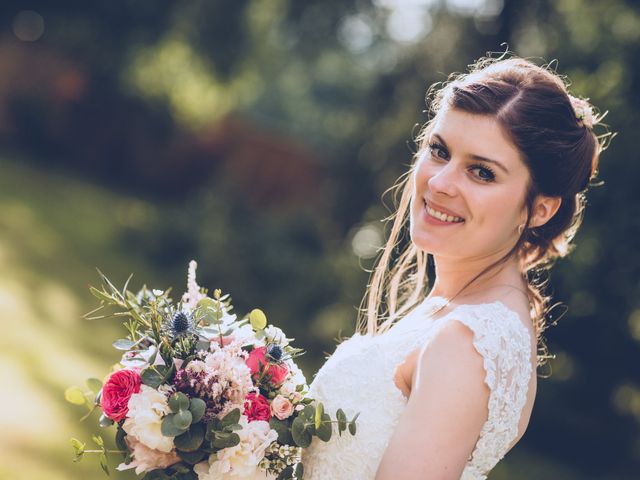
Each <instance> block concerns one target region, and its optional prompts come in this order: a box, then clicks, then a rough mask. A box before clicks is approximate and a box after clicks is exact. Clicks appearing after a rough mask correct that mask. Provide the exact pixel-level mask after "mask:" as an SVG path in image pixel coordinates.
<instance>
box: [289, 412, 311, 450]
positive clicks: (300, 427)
mask: <svg viewBox="0 0 640 480" xmlns="http://www.w3.org/2000/svg"><path fill="white" fill-rule="evenodd" d="M291 436H292V437H293V441H294V442H295V443H296V445H298V446H299V447H302V448H307V447H308V446H309V445H311V434H310V433H309V432H307V431H306V429H305V421H304V420H303V419H302V418H301V417H298V418H296V419H295V420H294V421H293V423H292V424H291Z"/></svg>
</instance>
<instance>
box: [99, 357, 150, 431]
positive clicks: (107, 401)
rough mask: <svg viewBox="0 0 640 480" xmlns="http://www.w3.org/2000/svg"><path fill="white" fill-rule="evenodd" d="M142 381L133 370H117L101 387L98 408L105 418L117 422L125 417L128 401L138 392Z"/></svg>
mask: <svg viewBox="0 0 640 480" xmlns="http://www.w3.org/2000/svg"><path fill="white" fill-rule="evenodd" d="M141 383H142V380H141V378H140V374H139V373H138V372H136V371H135V370H127V369H125V370H118V371H117V372H115V373H113V374H112V375H111V376H110V377H109V380H107V382H106V383H105V384H104V386H103V387H102V396H101V398H100V406H101V407H102V411H103V412H104V414H105V416H106V417H108V418H110V419H111V420H114V421H116V422H119V421H120V420H123V419H124V418H125V417H126V416H127V412H128V411H129V399H130V398H131V395H133V394H134V393H138V392H139V391H140V384H141Z"/></svg>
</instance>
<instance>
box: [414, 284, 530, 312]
mask: <svg viewBox="0 0 640 480" xmlns="http://www.w3.org/2000/svg"><path fill="white" fill-rule="evenodd" d="M495 286H496V287H501V286H504V287H511V288H515V289H516V290H518V291H519V292H521V293H523V294H524V295H525V296H526V297H527V299H529V296H528V295H527V293H526V292H525V291H524V290H522V289H521V288H518V287H514V286H513V285H508V284H501V285H495ZM459 293H460V292H458V293H456V294H455V295H454V296H453V297H451V298H445V297H441V296H439V295H436V296H434V297H431V298H428V299H427V300H426V301H427V302H428V301H429V300H434V299H436V298H439V299H443V300H446V301H445V302H444V303H443V304H442V305H440V306H438V307H437V308H435V309H434V310H431V311H429V313H428V314H427V316H428V317H429V318H433V317H434V316H435V314H436V313H438V312H440V311H441V310H443V309H444V308H446V307H447V306H448V305H449V304H450V303H451V301H452V300H453V299H454V298H456V296H457V295H458V294H459Z"/></svg>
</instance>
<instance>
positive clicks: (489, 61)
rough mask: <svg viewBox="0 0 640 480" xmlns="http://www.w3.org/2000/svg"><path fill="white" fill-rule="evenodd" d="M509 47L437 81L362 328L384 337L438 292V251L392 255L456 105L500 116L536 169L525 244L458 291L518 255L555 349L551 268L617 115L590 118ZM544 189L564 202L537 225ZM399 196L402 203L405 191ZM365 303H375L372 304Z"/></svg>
mask: <svg viewBox="0 0 640 480" xmlns="http://www.w3.org/2000/svg"><path fill="white" fill-rule="evenodd" d="M506 54H507V52H505V53H504V54H503V55H501V56H500V57H499V58H491V57H490V56H488V57H483V58H481V59H479V60H478V61H476V62H475V63H474V64H472V65H470V70H469V73H467V74H452V75H451V76H450V77H449V79H448V80H447V82H444V83H443V85H442V87H441V88H437V87H438V85H440V83H436V84H434V85H432V86H431V88H430V89H429V90H428V92H427V104H428V106H429V110H428V111H429V114H430V117H431V118H430V120H429V121H428V122H427V123H426V124H425V125H424V127H423V129H422V131H421V132H420V133H419V135H418V137H417V144H418V151H417V152H416V153H415V155H414V158H413V163H412V165H411V168H410V169H409V170H408V171H407V172H405V173H404V174H403V175H402V176H401V177H400V178H399V179H398V181H397V182H396V184H395V185H394V186H393V187H391V189H390V190H391V191H394V193H395V194H396V195H397V194H398V193H400V194H401V196H400V200H399V205H398V206H397V208H396V211H395V212H394V213H393V214H392V215H390V216H389V217H387V218H386V219H384V220H385V221H388V222H389V221H393V222H392V226H391V231H390V233H389V236H388V239H387V241H386V244H385V246H384V247H383V248H382V249H381V253H380V254H379V256H378V259H377V261H376V264H375V267H374V269H373V270H372V276H371V281H370V283H369V284H368V286H367V292H366V294H365V296H364V298H363V300H362V305H361V308H360V317H359V320H358V327H357V329H358V331H360V332H361V333H370V334H372V335H376V334H380V333H382V332H384V331H386V330H387V329H388V328H389V327H390V326H391V325H392V324H393V322H394V321H395V320H397V319H398V318H399V317H401V316H403V315H404V314H406V313H408V312H409V311H411V310H412V309H413V308H415V307H416V306H417V305H418V304H419V303H421V302H422V301H423V300H424V298H425V297H426V295H427V293H428V292H427V288H428V287H429V278H428V273H427V272H428V270H427V266H428V265H427V264H428V252H424V251H421V250H419V249H418V248H417V247H416V246H415V245H414V244H413V243H412V242H409V243H407V245H406V246H405V247H404V250H403V251H402V252H400V253H399V255H398V256H397V258H392V256H393V255H394V252H395V251H396V249H397V248H398V245H399V244H401V243H402V241H403V239H402V237H401V233H403V232H404V227H406V223H407V220H408V210H409V208H408V206H409V204H410V201H411V195H412V185H411V183H412V182H411V179H412V176H413V174H414V170H415V167H416V160H417V158H418V156H419V155H420V153H421V152H422V151H423V150H424V149H425V148H426V147H427V145H426V143H427V140H428V137H429V133H430V131H431V129H432V128H433V124H434V119H435V117H436V115H437V114H438V112H439V111H440V110H441V108H443V107H450V108H455V109H457V110H460V111H464V112H468V113H473V114H478V115H490V116H492V117H494V118H496V120H497V121H498V122H499V123H500V124H501V126H502V127H503V129H504V131H505V132H506V133H507V135H508V136H509V138H510V139H511V140H512V142H513V144H514V145H515V146H516V147H517V148H518V150H519V151H520V152H521V154H522V158H523V159H524V161H525V164H526V166H527V168H528V170H529V173H530V179H529V182H528V188H527V192H526V196H525V203H526V207H527V212H528V215H527V221H526V223H525V226H524V229H523V230H522V233H521V234H520V237H519V238H518V241H517V243H516V244H515V245H514V247H513V248H512V249H511V251H510V252H508V253H507V254H506V255H505V256H504V257H503V258H501V259H500V260H498V261H497V262H494V263H493V264H492V265H489V266H488V267H487V268H485V269H484V270H483V271H481V272H480V273H479V274H478V275H476V276H475V277H474V278H473V279H471V280H470V281H469V282H468V283H467V284H466V285H465V286H464V287H463V288H462V289H461V290H460V291H459V292H458V293H457V294H456V295H458V294H459V293H460V292H462V291H463V290H464V289H465V288H467V287H468V286H469V285H470V284H471V283H473V282H474V281H475V280H476V279H478V278H479V277H481V276H482V275H484V274H486V273H488V272H489V271H491V270H492V269H494V268H496V267H498V266H499V265H501V264H503V263H504V262H506V261H507V260H508V259H509V258H511V257H512V256H513V255H517V257H518V259H519V264H520V268H521V272H522V274H523V276H524V277H525V278H527V289H528V292H527V293H528V297H529V302H530V305H531V318H532V321H533V324H534V331H535V333H536V339H537V342H538V344H539V347H540V348H541V352H542V353H543V354H544V353H545V352H546V346H545V344H544V341H543V337H542V333H543V331H544V330H545V329H546V327H547V326H546V316H547V314H548V311H549V307H548V301H549V297H548V296H546V295H545V294H544V293H543V288H544V287H545V284H546V283H547V280H543V278H544V275H543V274H544V273H547V271H548V269H549V268H550V267H551V266H552V265H553V263H554V262H555V260H556V259H557V258H560V257H564V256H566V255H567V254H568V253H569V252H570V251H571V250H572V249H573V245H572V244H571V241H572V239H573V237H574V235H575V234H576V232H577V230H578V227H579V226H580V224H581V223H582V216H583V211H584V207H585V205H586V200H585V191H586V188H587V187H588V185H589V182H590V181H591V180H592V179H593V178H594V177H595V176H596V175H597V171H598V170H597V169H598V161H599V158H600V153H601V152H602V151H603V150H605V149H606V147H607V146H608V142H606V140H607V139H608V140H609V141H610V140H611V139H612V138H613V136H615V135H611V133H609V132H608V130H607V131H606V133H604V134H602V135H596V134H595V133H594V131H593V126H595V125H597V124H599V125H600V126H604V127H606V125H604V124H602V123H601V120H602V119H603V118H604V116H605V115H606V114H607V113H608V112H605V113H604V114H603V115H601V116H599V117H594V118H589V119H584V120H582V119H580V118H578V117H577V115H576V110H574V106H573V105H572V101H575V100H576V99H575V97H572V96H571V95H570V94H569V93H568V91H567V85H568V84H565V81H564V79H563V78H562V77H560V76H559V75H557V74H556V73H555V72H553V71H551V70H550V66H549V65H546V66H543V67H539V66H537V65H535V64H534V63H532V62H531V61H529V60H525V59H523V58H519V57H517V56H512V57H511V58H503V57H504V55H506ZM590 122H592V123H593V125H591V123H590ZM538 194H542V195H546V196H551V197H561V199H562V203H561V205H560V207H559V209H558V211H557V212H556V213H555V215H554V216H553V217H552V218H551V219H550V220H549V221H548V222H547V223H545V224H544V225H541V226H538V227H533V228H531V227H530V226H529V222H530V219H531V208H532V206H533V203H534V200H535V199H536V197H537V195H538ZM394 200H395V202H396V203H397V198H394ZM454 296H455V295H454ZM452 298H453V297H452ZM363 305H366V308H362V306H363ZM540 348H539V351H540ZM544 358H548V356H547V355H539V356H538V366H541V365H543V364H544V361H542V360H543V359H544Z"/></svg>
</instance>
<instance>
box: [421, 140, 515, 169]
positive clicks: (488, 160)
mask: <svg viewBox="0 0 640 480" xmlns="http://www.w3.org/2000/svg"><path fill="white" fill-rule="evenodd" d="M433 136H434V137H438V140H440V142H441V143H442V145H443V146H444V147H446V148H449V147H447V142H445V141H444V138H442V137H441V136H440V135H438V134H437V133H434V134H433ZM469 157H470V158H473V159H474V160H480V161H482V162H488V163H493V164H494V165H497V166H498V167H500V168H501V169H502V170H504V172H505V173H507V174H508V173H509V170H507V167H505V166H504V165H503V164H502V163H500V162H498V161H497V160H491V159H490V158H487V157H481V156H480V155H474V154H471V155H469Z"/></svg>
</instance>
